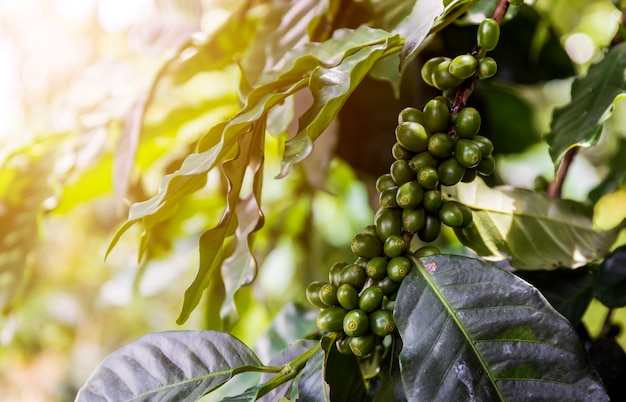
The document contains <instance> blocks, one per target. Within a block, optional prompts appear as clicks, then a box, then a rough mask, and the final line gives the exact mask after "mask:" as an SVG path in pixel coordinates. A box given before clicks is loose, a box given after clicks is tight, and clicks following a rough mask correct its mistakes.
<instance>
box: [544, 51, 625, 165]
mask: <svg viewBox="0 0 626 402" xmlns="http://www.w3.org/2000/svg"><path fill="white" fill-rule="evenodd" d="M625 70H626V43H622V44H620V45H617V46H615V47H613V48H611V50H609V52H608V53H607V54H606V56H605V57H604V58H603V59H602V60H601V61H600V62H598V63H596V64H594V65H592V66H591V67H590V68H589V71H588V72H587V75H586V76H585V77H582V78H577V79H576V80H574V83H573V84H572V99H571V101H570V103H568V104H567V105H565V106H563V107H560V108H557V109H555V111H554V113H553V114H552V123H551V126H550V132H549V133H548V134H547V135H546V141H547V142H548V145H549V146H550V156H551V157H552V160H553V161H554V163H555V165H556V166H558V164H559V163H560V161H561V159H562V158H563V155H564V154H565V152H567V150H568V149H570V148H573V147H590V146H592V145H595V144H596V143H597V142H598V139H599V138H600V134H601V132H602V123H604V121H605V120H606V119H607V118H608V117H609V116H610V109H611V106H612V104H613V102H614V101H615V99H616V97H617V96H618V95H619V94H621V93H624V92H625V91H626V80H625V75H624V71H625Z"/></svg>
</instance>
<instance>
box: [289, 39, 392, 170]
mask: <svg viewBox="0 0 626 402" xmlns="http://www.w3.org/2000/svg"><path fill="white" fill-rule="evenodd" d="M398 44H399V38H398V37H397V36H392V37H390V38H389V39H388V40H386V41H385V42H383V43H382V44H377V45H372V46H367V47H364V48H362V49H361V50H359V51H357V52H356V53H354V54H351V55H349V56H347V57H346V58H345V59H343V60H342V62H341V63H340V64H339V65H337V66H335V67H331V68H323V67H318V68H316V69H315V70H313V73H312V74H311V78H310V81H309V89H310V90H311V92H312V93H313V98H314V101H313V105H312V106H311V108H310V109H309V110H307V111H306V113H305V114H304V115H303V116H302V117H301V118H300V120H299V127H300V132H299V133H298V134H297V135H296V136H295V137H294V138H293V139H291V140H289V141H287V143H286V144H285V155H284V156H283V160H282V162H281V165H282V166H281V173H280V175H279V177H284V176H285V175H287V174H288V173H289V171H290V170H291V167H292V166H293V164H294V163H297V162H300V161H302V160H303V159H304V158H305V157H306V156H307V155H308V154H309V153H310V152H311V150H312V148H313V141H315V139H316V138H317V137H319V136H320V135H321V134H322V132H324V130H325V129H326V128H327V127H328V125H329V124H330V123H331V121H332V120H333V118H334V117H335V116H336V115H337V113H338V112H339V109H341V107H342V106H343V104H344V103H345V102H346V100H347V98H348V96H350V94H351V93H352V92H353V91H354V89H355V88H356V86H357V85H358V84H359V83H360V82H361V80H363V78H364V77H365V76H366V75H367V73H368V72H369V71H370V70H371V68H372V66H373V65H374V63H375V62H376V61H377V60H380V59H381V58H384V57H385V56H386V53H387V52H391V53H393V52H394V49H395V48H396V47H397V46H398Z"/></svg>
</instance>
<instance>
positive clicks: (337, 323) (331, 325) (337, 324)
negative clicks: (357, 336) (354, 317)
mask: <svg viewBox="0 0 626 402" xmlns="http://www.w3.org/2000/svg"><path fill="white" fill-rule="evenodd" d="M347 313H348V312H347V311H346V309H344V308H343V307H329V308H327V309H324V310H322V311H320V313H319V314H318V316H317V321H316V323H317V328H319V329H320V330H321V331H324V332H340V331H342V330H343V318H344V317H345V316H346V314H347Z"/></svg>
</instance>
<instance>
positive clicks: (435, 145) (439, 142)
mask: <svg viewBox="0 0 626 402" xmlns="http://www.w3.org/2000/svg"><path fill="white" fill-rule="evenodd" d="M453 151H454V139H453V138H452V137H450V136H449V135H448V134H446V133H436V134H433V135H432V137H430V139H429V140H428V152H430V153H431V154H432V155H433V156H435V157H437V158H447V157H449V156H450V155H452V152H453Z"/></svg>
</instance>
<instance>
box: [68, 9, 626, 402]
mask: <svg viewBox="0 0 626 402" xmlns="http://www.w3.org/2000/svg"><path fill="white" fill-rule="evenodd" d="M530 3H531V2H526V4H525V3H524V2H523V1H513V0H509V1H507V0H497V1H496V0H482V1H471V0H452V1H443V2H442V1H440V0H417V1H400V0H397V1H396V0H386V1H365V2H363V1H332V0H330V1H313V0H298V1H295V0H291V1H290V0H284V1H259V2H255V1H249V2H242V4H241V5H240V6H239V8H238V9H237V11H236V12H235V13H233V15H232V16H231V18H230V19H228V20H227V21H226V22H225V23H224V24H223V25H222V26H221V27H220V28H219V29H217V30H216V31H215V32H213V33H212V35H211V36H209V37H207V38H206V39H205V40H204V41H200V42H198V41H193V40H192V41H190V42H189V43H187V44H186V45H185V46H183V48H182V49H181V50H180V51H179V52H178V54H176V55H174V56H173V57H172V59H171V60H170V61H169V62H168V63H169V64H167V65H166V67H165V68H164V70H163V71H162V72H161V74H160V75H159V76H158V77H157V79H156V80H155V84H154V85H157V84H159V83H160V81H162V80H165V77H169V78H170V79H172V80H174V81H178V82H186V81H188V80H190V79H191V78H192V77H193V76H194V75H195V74H197V72H198V71H200V70H201V71H213V70H219V69H223V68H225V66H229V65H231V64H233V63H235V61H236V62H237V64H238V65H239V68H240V70H241V83H240V95H241V99H242V103H241V104H242V106H241V108H240V110H239V111H238V112H237V113H236V114H234V115H233V116H232V117H231V118H230V119H227V120H225V121H223V122H221V123H219V124H217V125H214V126H213V127H211V128H210V129H209V130H208V132H207V133H206V134H205V135H204V136H203V137H201V138H200V139H199V141H198V142H197V145H196V148H195V149H194V151H193V152H191V153H189V154H188V155H186V156H185V157H184V160H183V161H182V163H181V164H180V166H179V167H178V168H177V170H175V171H173V172H172V173H170V174H168V175H166V176H165V177H164V178H163V180H162V183H161V186H160V188H159V190H158V192H157V194H156V195H154V196H153V197H152V198H150V199H148V200H147V201H142V202H137V203H135V204H133V205H132V206H131V208H130V212H129V217H128V220H127V222H126V223H125V224H124V225H123V226H122V228H121V229H120V230H119V231H118V233H117V235H116V236H115V238H114V239H113V242H112V244H111V246H110V248H109V252H111V251H112V249H113V247H114V246H115V245H116V243H117V241H118V240H119V238H120V236H121V235H122V234H123V233H124V232H126V231H127V230H128V229H129V228H130V227H131V226H133V225H135V224H136V223H141V225H142V227H143V234H142V236H141V244H140V253H139V255H140V258H141V257H142V255H143V254H144V253H145V252H146V250H147V249H148V248H149V239H150V234H151V232H152V231H154V230H155V228H157V227H158V225H159V224H160V223H161V222H164V221H166V220H167V219H169V218H170V217H171V216H173V215H174V214H176V213H177V208H178V207H179V205H180V204H181V202H183V200H184V199H185V198H187V197H190V196H191V195H192V194H193V193H195V192H197V191H199V190H200V189H202V188H203V187H205V186H206V183H207V177H208V174H209V173H210V172H214V171H217V170H219V172H220V174H221V177H222V178H223V179H224V183H225V188H226V189H225V203H226V206H225V209H224V211H223V214H222V216H221V219H220V220H219V222H218V223H217V224H216V225H215V226H214V227H212V228H210V229H208V230H206V231H205V232H204V233H203V234H202V236H201V237H200V240H199V251H200V263H199V269H198V272H197V276H196V278H195V279H194V281H193V283H192V284H191V285H190V286H189V288H188V289H187V291H186V292H185V295H184V301H183V307H182V311H181V313H180V316H179V319H178V322H179V323H184V322H185V321H186V320H187V319H188V318H189V316H190V314H191V313H192V311H193V310H194V309H196V307H198V305H199V304H200V301H201V298H202V295H203V294H205V293H206V295H207V296H206V297H208V298H209V300H210V301H209V308H208V310H209V312H208V313H207V315H209V316H210V317H212V320H214V322H219V323H221V324H220V325H215V326H214V327H213V328H216V329H211V330H199V331H171V332H163V333H152V334H147V335H145V336H143V337H141V338H140V339H138V340H136V341H134V342H132V343H130V344H128V345H126V346H124V347H123V348H121V349H119V350H117V351H115V352H113V353H112V354H111V355H110V356H109V357H107V358H106V359H105V360H104V361H103V362H102V363H101V364H100V366H99V367H98V368H96V369H95V371H94V372H93V374H92V375H91V377H90V379H89V380H88V381H87V382H86V384H84V386H83V387H82V388H81V389H80V391H79V392H78V395H77V397H76V401H79V402H84V401H111V402H113V401H131V400H132V401H139V400H160V401H182V400H185V401H191V400H197V399H200V398H203V399H204V398H206V400H224V401H254V400H263V401H287V400H299V401H328V400H333V401H391V400H397V401H466V400H467V401H469V400H471V401H543V400H546V401H547V400H559V401H605V400H606V401H608V400H609V399H611V400H615V401H617V400H624V398H626V397H625V393H624V391H623V387H622V384H621V383H620V381H622V380H623V378H626V377H624V375H625V374H626V363H625V361H626V354H624V351H623V350H622V349H621V347H620V346H619V344H618V343H617V341H616V337H617V336H618V334H619V333H620V328H619V327H618V326H617V325H615V324H614V322H613V320H612V318H611V314H612V312H613V311H615V309H619V308H622V307H624V306H626V298H625V297H624V295H625V294H626V287H625V284H626V249H625V248H624V246H621V247H619V246H620V244H622V243H620V240H619V235H620V231H621V229H622V220H623V218H624V217H625V216H619V217H618V218H615V217H613V218H607V217H606V216H604V217H603V216H601V215H600V214H598V213H596V214H595V215H594V214H593V211H594V207H595V210H596V212H598V211H599V208H598V206H599V205H617V204H619V202H620V201H619V200H624V195H623V194H624V190H623V186H624V180H625V179H626V176H625V175H624V167H625V166H624V152H625V150H626V146H625V142H624V140H623V139H619V138H617V139H616V138H612V139H610V138H609V139H604V140H605V141H611V144H615V145H614V152H613V153H612V155H614V156H613V158H612V160H610V161H609V163H608V173H607V174H606V178H605V179H604V181H602V182H601V183H600V184H599V185H598V186H597V187H596V188H595V189H594V190H593V191H592V192H591V193H590V194H589V196H588V199H586V200H583V201H574V200H569V199H565V198H563V184H564V181H565V180H566V178H567V179H571V177H572V168H571V166H572V162H573V161H574V160H575V159H576V158H577V155H578V153H579V152H581V150H582V149H584V148H591V147H593V146H595V145H597V144H600V139H601V136H602V137H610V136H611V134H610V133H611V130H609V129H608V128H607V127H608V124H609V122H610V121H612V120H611V119H609V117H610V115H611V113H610V112H611V111H613V110H614V109H617V107H618V101H619V99H620V98H621V97H622V96H623V94H624V93H626V81H625V72H626V45H625V44H624V43H623V39H624V38H625V37H626V34H625V33H624V32H625V29H624V27H623V26H622V25H620V21H624V20H626V18H621V19H619V18H618V19H616V20H615V21H613V22H614V24H615V26H614V27H613V28H612V31H611V32H612V35H613V36H612V40H611V41H610V42H609V43H607V44H606V47H605V48H604V49H603V52H602V54H601V55H600V56H599V57H598V59H597V60H596V61H595V62H594V63H593V64H590V65H589V66H588V69H587V70H585V71H579V74H576V73H575V71H574V67H573V65H572V63H571V61H570V59H569V58H568V56H567V53H566V52H565V50H564V49H563V47H562V44H561V43H559V41H558V40H557V39H555V36H554V32H553V30H552V28H550V27H548V26H546V25H545V21H544V22H541V23H540V22H539V21H540V20H541V17H540V14H539V11H538V9H537V8H536V6H535V5H534V4H530ZM623 6H624V5H623V4H621V3H619V4H615V5H612V7H615V11H616V12H617V14H620V12H621V11H622V10H623ZM542 24H543V25H542ZM529 33H531V34H529ZM233 43H234V44H235V46H234V47H233V48H230V47H229V46H231V45H232V44H233ZM261 43H263V44H264V45H263V46H261V45H260V44H261ZM278 60H280V61H278ZM199 66H201V68H200V67H199ZM168 74H169V76H168ZM573 76H576V78H575V79H573V81H572V84H571V98H570V100H569V103H566V104H564V105H563V106H560V107H558V108H556V109H555V110H554V111H553V113H552V115H551V124H550V131H549V133H547V134H546V135H545V137H544V138H543V142H544V143H545V144H547V146H548V149H549V153H550V156H551V158H552V161H553V162H554V171H555V178H554V180H548V179H546V178H545V177H543V176H538V177H537V178H536V180H535V184H534V188H533V189H529V188H521V187H513V186H507V185H504V180H503V178H502V175H503V174H502V171H501V170H499V169H497V163H496V162H497V161H498V164H499V163H500V158H502V159H506V158H504V157H505V156H506V155H507V154H511V153H514V152H519V151H521V150H523V149H525V148H527V147H529V146H530V145H533V144H536V143H538V142H541V139H540V138H538V137H537V136H536V135H535V133H534V131H536V130H533V129H532V128H529V127H530V126H529V125H528V124H529V123H528V120H529V119H530V118H531V115H530V113H529V112H528V106H527V105H526V104H525V103H523V102H522V101H521V100H520V99H521V98H519V97H518V96H516V95H515V94H514V91H512V89H514V88H520V86H521V85H522V84H529V83H537V82H540V81H545V80H554V79H565V78H568V77H573ZM385 81H386V82H387V83H389V84H391V85H390V86H387V87H385V88H386V95H381V93H380V90H379V89H377V88H379V87H378V86H377V85H378V84H380V83H381V82H385ZM492 81H493V82H492ZM385 85H387V84H385ZM507 85H508V86H507ZM360 91H364V92H360ZM368 91H372V92H373V95H370V97H369V98H367V97H364V99H365V100H366V102H369V103H370V104H373V108H372V106H371V105H369V108H368V109H363V105H362V103H359V102H360V99H359V98H360V97H361V95H362V94H364V93H366V92H368ZM376 91H379V92H376ZM389 95H391V96H389ZM307 97H308V98H307ZM307 99H308V100H309V102H308V105H306V106H302V105H303V104H306V103H307ZM385 102H388V103H389V105H391V107H390V106H388V105H385V104H384V103H385ZM499 102H501V103H504V104H509V105H513V106H511V107H510V108H509V109H510V110H512V112H511V113H509V114H508V115H505V116H497V115H495V114H496V112H497V111H498V110H499V109H498V108H499V107H500V106H501V105H499V104H498V103H499ZM359 108H361V109H359ZM377 108H380V110H381V111H380V113H378V114H377V112H376V109H377ZM389 109H391V110H392V111H393V113H386V112H387V111H388V110H389ZM355 111H356V114H357V115H358V116H359V117H358V118H359V119H363V120H364V121H365V122H366V123H365V125H367V124H369V123H367V122H368V121H375V120H374V119H376V118H382V117H384V119H385V120H386V123H385V124H384V127H386V130H379V129H378V127H377V126H375V127H365V126H364V125H362V124H358V123H355V122H354V121H353V120H352V121H351V120H350V119H348V118H347V117H346V116H347V115H354V114H355ZM368 114H372V115H375V116H374V117H370V116H368ZM368 118H369V119H372V120H368ZM294 121H297V126H298V129H297V133H295V135H293V136H292V137H291V138H289V139H288V140H287V141H286V142H285V143H284V150H283V153H282V161H281V167H280V172H279V173H278V176H277V177H278V178H285V177H286V176H288V175H289V174H290V172H292V170H298V169H300V166H301V165H302V164H301V162H303V163H306V160H307V157H312V155H314V153H315V152H314V150H313V149H314V145H317V144H318V143H319V142H316V140H318V139H319V138H323V137H321V135H322V134H323V133H325V132H327V131H328V130H330V129H329V127H330V126H331V124H332V122H333V121H338V122H339V126H340V128H339V139H338V150H337V156H339V157H340V158H343V159H344V160H345V161H347V162H348V163H349V164H351V165H352V166H353V167H354V168H355V169H356V170H359V171H361V174H362V175H363V176H362V177H363V181H364V182H369V184H370V187H372V194H374V193H375V194H376V196H372V199H373V201H372V203H373V205H375V209H376V212H375V214H374V217H373V220H372V221H371V222H370V224H368V225H367V226H365V227H364V228H363V229H362V230H361V231H360V232H358V233H355V234H354V236H353V238H352V241H351V243H350V246H349V247H350V251H351V254H349V253H344V254H342V255H343V256H346V255H350V257H351V259H343V258H337V259H335V260H334V261H332V262H331V263H330V264H328V265H326V266H324V267H323V269H322V270H320V271H319V272H323V271H325V272H324V276H319V277H315V278H312V280H310V281H309V284H308V286H305V287H306V289H305V290H304V289H303V293H304V295H303V296H305V297H306V300H308V301H309V303H310V305H309V306H307V307H302V306H297V307H296V306H295V305H291V307H290V308H288V309H286V310H285V311H284V312H283V313H281V314H280V315H279V317H278V318H277V320H279V319H282V320H283V321H287V322H291V327H292V330H291V332H290V334H294V337H293V338H291V339H283V341H284V343H285V345H284V347H283V348H282V349H281V350H276V351H275V355H274V356H271V357H269V359H268V360H267V361H265V362H262V361H261V359H260V358H259V357H258V356H257V353H255V351H253V349H252V348H251V347H249V346H247V345H245V344H243V343H242V342H241V341H240V340H239V339H237V338H236V337H235V336H233V335H232V334H230V333H229V332H228V331H227V330H224V329H227V328H228V326H229V325H228V323H229V322H231V321H232V320H233V319H234V318H233V317H234V315H233V312H235V313H236V301H235V294H236V292H237V291H238V289H240V288H241V287H243V286H247V285H250V283H251V282H252V281H253V280H254V277H255V276H256V270H257V263H256V259H255V255H254V252H253V243H254V237H255V234H256V233H257V232H258V231H259V230H260V229H261V228H262V227H263V225H264V223H265V217H264V214H263V213H262V203H261V194H262V187H263V180H262V176H263V171H264V152H265V151H264V144H265V136H266V133H267V132H278V133H281V132H287V131H288V130H287V128H288V127H289V126H290V124H291V123H292V122H294ZM393 127H395V129H394V128H393ZM603 128H604V130H605V132H606V133H608V134H603ZM328 135H329V134H328ZM346 144H348V146H346ZM355 148H356V151H357V154H358V155H356V157H355V153H354V150H355ZM370 151H371V152H370ZM325 168H326V167H319V166H317V167H311V166H309V167H308V169H310V170H312V171H315V169H319V170H323V169H325ZM317 173H319V172H317ZM368 177H374V178H375V179H368ZM311 180H313V179H311ZM573 180H575V178H573ZM250 183H251V184H250ZM312 185H313V184H312ZM374 189H375V191H374ZM620 197H621V198H620ZM622 202H623V201H622ZM616 208H617V207H616ZM617 209H619V208H617ZM621 210H622V211H623V209H621ZM268 218H269V217H268ZM286 219H288V218H286ZM607 219H608V220H609V221H610V222H609V223H607V222H606V220H607ZM331 232H332V229H331ZM593 298H595V299H597V300H598V301H599V302H601V303H602V304H603V305H604V306H606V307H608V308H609V314H608V315H607V317H606V319H605V323H604V326H603V328H602V331H601V333H600V334H599V335H597V336H591V335H590V334H589V333H588V331H587V329H586V326H585V324H584V323H583V321H582V316H583V314H584V312H585V311H586V310H587V307H588V306H589V305H590V303H591V300H592V299H593ZM233 306H235V307H233ZM311 312H314V314H315V315H314V318H310V316H311V314H310V313H311ZM235 315H236V314H235ZM305 317H309V318H305ZM313 323H314V324H313ZM231 324H232V322H231ZM276 328H278V327H276ZM276 328H275V329H274V331H275V333H274V336H275V337H281V336H282V335H280V334H279V333H278V332H279V331H278V329H276ZM244 373H257V375H255V376H250V377H249V378H252V380H249V381H243V380H241V378H243V377H244V376H245V374H244ZM224 385H226V387H224V388H228V389H229V393H228V395H226V393H221V392H222V389H223V388H222V386H224ZM229 387H230V388H229ZM237 387H239V388H240V389H237ZM211 398H213V399H211Z"/></svg>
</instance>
